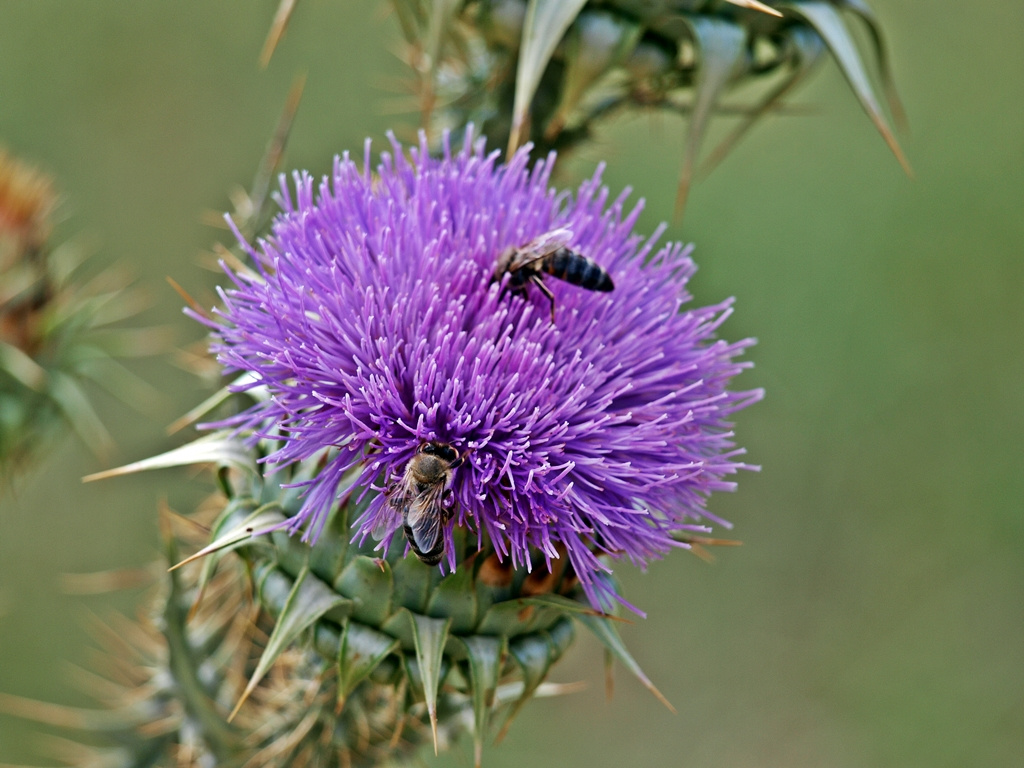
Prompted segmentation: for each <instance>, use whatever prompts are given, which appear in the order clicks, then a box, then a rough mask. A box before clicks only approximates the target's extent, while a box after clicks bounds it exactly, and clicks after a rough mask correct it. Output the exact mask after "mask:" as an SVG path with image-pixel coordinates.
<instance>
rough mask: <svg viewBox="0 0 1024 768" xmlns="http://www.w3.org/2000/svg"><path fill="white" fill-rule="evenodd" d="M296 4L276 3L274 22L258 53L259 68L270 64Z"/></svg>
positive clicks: (283, 0)
mask: <svg viewBox="0 0 1024 768" xmlns="http://www.w3.org/2000/svg"><path fill="white" fill-rule="evenodd" d="M297 3H298V0H281V2H280V3H278V6H277V12H276V13H275V14H274V20H273V21H272V22H271V24H270V31H269V32H268V33H267V39H266V41H265V42H264V43H263V50H262V51H260V66H261V67H264V68H266V66H267V65H268V64H269V63H270V57H271V56H273V55H274V50H275V49H276V48H277V44H278V43H279V42H280V41H281V37H282V36H283V35H284V30H285V28H286V27H287V26H288V21H289V20H290V19H291V17H292V13H294V11H295V6H296V4H297Z"/></svg>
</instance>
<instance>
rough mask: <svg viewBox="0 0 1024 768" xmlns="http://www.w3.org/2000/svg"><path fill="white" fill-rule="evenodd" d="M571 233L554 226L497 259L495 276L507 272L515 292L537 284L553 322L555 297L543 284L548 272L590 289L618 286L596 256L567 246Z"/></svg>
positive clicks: (509, 282) (510, 285)
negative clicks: (549, 308) (549, 304)
mask: <svg viewBox="0 0 1024 768" xmlns="http://www.w3.org/2000/svg"><path fill="white" fill-rule="evenodd" d="M571 239H572V232H571V231H570V230H568V229H553V230H551V231H550V232H545V233H544V234H543V235H541V236H540V237H537V238H534V239H533V240H531V241H530V242H528V243H527V244H526V245H524V246H521V247H519V248H509V249H507V250H506V251H505V252H504V253H503V254H502V255H501V258H499V259H498V266H497V268H496V269H495V271H494V279H495V280H500V279H501V277H502V275H504V274H505V273H508V275H509V280H508V287H509V290H511V291H512V292H513V293H519V294H525V293H526V287H527V285H529V284H530V283H532V284H533V285H535V286H537V288H539V289H540V291H541V293H543V294H544V295H545V296H547V297H548V301H549V302H551V322H554V321H555V296H554V294H552V293H551V290H550V289H549V288H548V287H547V286H546V285H544V279H543V276H544V275H545V274H548V275H551V276H552V277H557V278H558V279H559V280H564V281H565V282H567V283H570V284H572V285H578V286H579V287H580V288H586V289H587V290H588V291H602V292H607V291H610V290H612V289H613V288H614V287H615V285H614V283H612V278H611V277H610V276H609V274H608V273H607V272H606V271H605V269H604V268H603V267H602V266H601V265H600V264H598V263H597V262H595V261H594V260H593V259H591V258H589V257H587V256H584V255H583V254H582V253H579V252H578V251H574V250H572V249H571V248H569V247H568V243H569V240H571Z"/></svg>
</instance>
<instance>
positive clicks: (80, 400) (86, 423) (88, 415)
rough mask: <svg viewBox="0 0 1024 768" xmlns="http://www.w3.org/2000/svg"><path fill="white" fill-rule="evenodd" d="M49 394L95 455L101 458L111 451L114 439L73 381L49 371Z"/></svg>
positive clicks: (58, 373) (59, 373) (64, 375)
mask: <svg viewBox="0 0 1024 768" xmlns="http://www.w3.org/2000/svg"><path fill="white" fill-rule="evenodd" d="M49 394H50V397H51V398H53V401H54V402H55V403H56V404H57V406H58V407H59V408H60V410H61V413H63V414H64V418H66V419H67V420H68V422H69V423H70V424H71V428H72V429H73V430H75V432H76V433H78V436H79V437H80V438H82V442H83V443H85V444H86V445H87V446H88V447H89V448H90V450H92V452H93V453H94V454H95V455H97V456H100V457H102V456H105V455H106V454H108V453H109V452H110V451H111V449H112V448H113V447H114V438H112V437H111V436H110V433H109V432H107V429H106V427H104V426H103V422H102V421H100V417H99V416H97V415H96V411H94V410H93V407H92V405H90V404H89V398H88V397H86V395H85V392H83V391H82V388H81V387H79V386H78V383H77V382H76V381H75V380H74V379H72V378H71V377H70V376H68V375H66V374H64V373H61V372H60V371H51V372H50V387H49Z"/></svg>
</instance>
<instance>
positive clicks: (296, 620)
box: [228, 570, 351, 721]
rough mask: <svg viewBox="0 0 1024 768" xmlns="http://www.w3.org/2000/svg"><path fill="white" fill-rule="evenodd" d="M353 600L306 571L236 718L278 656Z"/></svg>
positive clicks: (297, 584) (286, 603)
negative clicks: (333, 612)
mask: <svg viewBox="0 0 1024 768" xmlns="http://www.w3.org/2000/svg"><path fill="white" fill-rule="evenodd" d="M350 604H351V601H350V600H347V599H346V598H344V597H342V596H341V595H339V594H337V593H336V592H334V591H333V590H332V589H331V588H330V587H328V586H327V585H326V584H324V583H323V582H322V581H320V580H319V579H318V578H316V577H315V576H310V575H309V571H308V570H304V571H302V573H300V574H299V576H298V578H296V579H295V584H294V586H293V587H292V591H291V593H289V595H288V599H287V601H286V602H285V604H284V607H283V608H282V609H281V612H280V614H278V616H277V621H276V622H275V623H274V630H273V631H272V632H271V633H270V638H269V639H268V640H267V647H266V648H265V649H264V650H263V655H262V656H260V660H259V663H257V665H256V669H255V671H254V672H253V673H252V677H251V678H249V683H248V685H246V686H245V691H243V692H242V697H241V698H240V699H239V700H238V704H236V705H235V708H234V710H233V711H232V712H231V716H230V717H228V720H229V721H230V720H232V719H233V718H234V716H235V715H236V714H237V713H238V710H239V709H240V708H241V706H242V704H243V703H245V700H246V699H247V698H249V694H251V693H252V692H253V690H254V689H255V688H256V686H257V685H258V684H259V682H260V680H262V679H263V676H264V675H265V674H266V673H267V671H268V670H269V669H270V667H271V666H272V665H273V663H274V662H275V661H276V660H277V657H278V656H280V655H281V652H282V651H284V650H285V649H286V648H288V646H290V645H291V644H292V643H293V642H294V641H295V640H296V639H297V638H298V636H299V635H300V634H301V633H302V632H303V631H305V630H306V629H307V628H309V627H310V626H312V625H313V624H314V623H315V622H316V621H317V620H318V619H319V618H320V617H321V616H323V615H324V614H325V613H327V612H328V611H331V610H332V609H335V608H342V607H345V606H347V605H350Z"/></svg>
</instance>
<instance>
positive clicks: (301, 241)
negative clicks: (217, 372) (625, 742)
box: [212, 132, 760, 606]
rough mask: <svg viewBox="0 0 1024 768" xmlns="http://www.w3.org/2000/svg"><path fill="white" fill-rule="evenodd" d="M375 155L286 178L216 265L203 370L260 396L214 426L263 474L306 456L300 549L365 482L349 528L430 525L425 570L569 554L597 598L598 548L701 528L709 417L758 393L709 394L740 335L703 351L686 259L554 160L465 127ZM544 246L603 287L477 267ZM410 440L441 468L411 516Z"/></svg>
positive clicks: (602, 551)
mask: <svg viewBox="0 0 1024 768" xmlns="http://www.w3.org/2000/svg"><path fill="white" fill-rule="evenodd" d="M392 145H393V151H392V152H390V153H388V152H385V153H383V154H382V156H381V160H380V164H379V165H378V166H377V170H376V173H374V172H372V171H371V155H370V147H369V144H367V146H366V150H365V159H364V165H363V168H362V169H360V168H359V167H358V166H357V165H356V163H355V162H353V161H352V160H351V159H350V158H349V157H348V156H347V155H345V156H343V157H342V158H340V159H337V160H336V161H335V164H334V168H333V171H332V173H331V176H330V178H325V179H324V180H323V181H322V182H320V184H319V185H317V184H316V183H315V182H314V180H313V178H312V177H311V176H309V175H308V174H296V175H295V177H294V190H290V189H289V188H288V186H287V185H286V184H285V183H284V182H283V181H282V188H281V200H280V202H281V205H282V208H283V212H282V214H281V215H280V216H279V217H278V218H277V219H276V221H275V222H274V225H273V228H272V231H271V234H270V235H269V237H268V238H267V239H266V240H261V241H260V242H259V243H258V245H257V246H256V247H252V246H248V245H246V248H247V249H248V251H249V253H250V255H251V256H252V257H253V259H254V261H255V265H256V270H255V271H248V270H244V269H237V270H235V271H232V272H230V274H231V277H232V279H233V282H234V287H232V288H229V289H227V290H225V291H223V292H222V298H223V302H224V307H223V309H221V310H220V314H221V319H220V321H219V322H215V323H212V326H213V328H214V335H215V342H214V350H215V351H216V353H217V355H218V357H219V359H220V360H221V362H222V363H223V364H224V365H225V366H226V367H227V368H228V369H229V370H236V371H244V372H248V373H249V374H251V377H250V383H248V384H244V385H241V386H242V388H259V389H261V390H263V391H265V392H266V393H267V395H268V396H267V397H264V398H257V404H256V405H253V406H252V407H250V408H249V409H248V410H246V411H245V412H243V413H241V414H240V415H238V416H235V417H232V418H231V419H229V420H228V422H227V424H229V425H230V426H233V427H235V428H238V429H243V430H248V431H250V432H251V433H252V434H253V435H254V436H256V437H260V438H268V437H269V438H272V439H274V440H277V441H278V442H276V443H275V445H276V446H278V447H277V448H276V450H274V451H272V452H271V453H270V454H269V455H267V456H266V457H265V461H266V462H267V463H268V464H269V465H271V466H279V467H282V466H288V465H293V464H295V463H297V462H300V461H305V460H308V459H311V458H314V457H318V456H319V457H321V458H322V461H323V463H322V468H321V469H320V470H319V472H318V473H317V474H316V475H315V476H314V477H310V478H308V479H306V480H303V481H301V485H302V486H303V493H304V494H305V495H304V502H303V504H302V507H301V510H300V511H299V513H298V514H296V515H295V516H294V517H292V518H291V519H290V520H289V521H288V527H289V529H290V530H291V531H292V532H296V531H299V530H304V531H305V534H304V536H305V537H306V538H308V539H314V540H315V539H316V537H317V536H318V535H319V533H320V531H321V529H322V527H323V525H324V522H325V521H326V519H327V516H328V514H329V511H330V510H331V508H332V507H333V506H334V505H335V504H336V503H337V502H338V500H339V499H340V498H341V497H342V496H345V495H347V494H350V493H362V494H366V493H367V492H370V491H371V490H373V491H378V493H376V494H370V497H369V498H370V501H369V504H368V505H367V506H366V508H365V511H364V512H363V514H362V515H361V516H360V517H359V519H358V520H357V521H356V523H355V526H356V535H361V536H366V535H369V534H370V533H371V532H372V533H376V534H377V536H378V537H383V538H384V539H385V544H386V543H387V542H389V541H390V540H391V538H392V537H394V536H395V534H396V533H399V532H400V531H401V530H402V529H403V523H405V525H406V527H407V528H408V527H409V526H410V522H411V521H410V517H411V516H414V515H416V514H418V513H421V512H422V513H425V514H426V513H431V514H434V513H436V514H437V516H438V518H439V519H438V520H437V521H436V522H437V524H438V525H439V526H441V537H442V539H441V541H443V542H444V543H443V544H442V546H444V554H443V560H442V562H443V566H442V567H444V565H446V566H447V568H449V569H452V570H454V568H455V567H456V565H457V562H456V556H455V549H454V547H453V545H452V537H451V536H450V535H448V534H449V533H450V530H451V528H452V527H453V526H461V527H464V528H466V529H468V530H470V531H472V532H473V535H475V536H476V538H477V541H478V543H479V544H480V545H481V546H483V545H484V544H485V543H489V545H490V546H492V547H493V549H494V551H495V552H496V553H497V555H498V557H499V558H500V559H502V560H506V561H507V560H510V561H511V563H512V564H513V565H514V566H517V567H518V566H525V567H527V568H530V567H535V566H537V565H538V564H546V566H547V567H548V568H549V569H550V568H551V567H552V562H553V561H555V560H557V559H560V558H562V557H568V560H569V563H570V564H571V567H572V569H573V572H574V573H575V574H576V575H577V576H578V578H579V579H580V581H581V583H582V585H583V588H584V589H585V590H586V592H587V594H588V597H589V598H590V600H591V602H592V603H594V604H595V605H598V606H607V605H608V600H607V597H608V596H609V593H610V592H611V591H612V589H613V587H612V586H611V585H610V582H608V581H607V580H606V579H603V578H601V577H600V575H599V574H601V573H602V572H604V571H607V570H609V568H608V565H607V564H606V562H605V561H606V560H607V558H604V557H602V556H603V555H609V556H611V557H612V558H618V557H622V556H627V557H628V558H629V559H630V560H632V561H633V562H634V563H637V564H641V565H642V564H644V563H645V562H646V561H647V560H648V559H649V558H651V557H652V556H656V555H659V554H661V553H664V552H665V551H667V550H668V549H669V548H670V547H671V546H673V544H675V543H676V541H675V539H674V538H673V536H674V535H678V534H679V531H681V530H685V529H694V528H700V526H699V525H698V523H699V521H700V520H701V519H702V518H707V519H711V520H713V521H714V520H716V518H714V517H713V516H711V515H709V513H708V512H707V511H706V510H705V507H704V505H705V501H706V498H707V496H708V494H710V493H711V492H712V491H714V490H726V489H730V488H731V487H732V484H731V483H729V482H727V480H726V478H727V476H728V475H731V474H732V473H734V472H735V471H736V470H737V469H740V468H744V467H745V465H744V464H742V463H740V462H739V461H738V460H737V456H738V454H739V453H741V451H739V450H737V449H736V448H735V447H734V445H733V443H732V441H731V432H730V431H729V424H728V419H729V417H730V414H732V413H733V412H734V411H736V410H737V409H739V408H742V407H743V406H745V405H747V404H749V403H751V402H753V401H754V400H756V399H758V398H759V397H760V392H759V391H748V392H733V391H730V390H729V389H727V385H728V382H729V379H730V378H731V377H732V376H733V375H735V374H736V373H738V372H739V371H740V370H741V369H742V368H743V367H745V365H746V364H745V363H741V362H737V360H736V357H737V356H738V355H739V354H740V353H741V352H742V350H743V349H745V348H746V347H747V346H749V345H750V344H751V343H752V342H751V341H750V340H746V341H741V342H738V343H733V344H729V343H726V342H725V341H721V340H716V339H715V334H716V332H717V329H718V328H719V326H720V325H721V323H722V322H723V321H724V320H725V318H726V317H727V316H728V314H729V312H730V302H728V301H726V302H723V303H721V304H718V305H715V306H711V307H705V308H686V306H685V305H686V304H687V302H688V301H689V300H690V296H689V294H688V293H687V292H686V288H685V286H686V281H687V279H688V278H689V277H690V275H691V274H692V273H693V270H694V265H693V262H692V261H691V260H690V256H689V248H686V247H684V246H682V245H680V244H678V243H669V244H666V245H663V246H661V247H656V240H657V237H658V235H659V234H660V230H659V232H657V233H655V235H654V236H652V237H649V238H644V237H642V236H640V235H638V234H636V233H635V232H634V227H635V224H636V221H637V217H638V215H639V212H640V207H641V206H640V205H639V204H637V205H635V206H633V207H631V208H630V207H627V204H626V197H627V195H628V190H627V192H624V193H623V194H621V195H619V196H618V197H616V198H614V199H612V198H611V197H610V194H609V191H608V190H607V188H605V187H603V186H602V185H601V181H600V170H598V172H597V173H595V175H594V176H593V178H591V179H590V180H588V181H586V182H584V183H583V184H582V185H580V187H579V189H578V190H577V191H576V193H575V194H570V193H565V192H562V193H560V192H557V191H555V190H554V189H553V188H552V187H551V185H550V174H551V170H552V164H553V162H554V156H553V155H551V156H549V157H548V158H547V159H546V160H544V161H542V162H539V163H537V164H536V165H533V166H532V167H531V165H530V162H529V156H528V153H527V151H525V150H523V151H520V152H518V153H516V154H515V155H514V156H513V157H512V159H511V160H510V162H509V163H508V164H505V165H502V164H500V163H499V161H498V156H497V153H491V154H487V153H486V152H485V149H484V144H483V141H482V140H474V138H473V136H472V133H471V132H467V135H466V139H465V143H464V144H463V146H462V148H461V149H458V150H456V149H453V148H452V146H451V143H450V142H449V141H447V140H446V141H445V143H444V150H443V155H442V156H441V157H440V158H439V159H435V158H432V157H430V156H429V154H428V152H427V147H426V142H425V139H423V140H421V143H420V146H419V147H418V148H415V149H412V150H411V151H410V152H409V154H408V156H407V155H406V154H405V152H404V150H403V148H402V146H400V145H399V144H398V143H397V142H396V141H394V139H392ZM552 233H554V234H552ZM545 237H547V238H548V239H554V240H556V241H557V243H558V244H559V245H565V246H566V247H567V248H568V250H569V252H570V253H571V254H579V255H581V256H585V257H586V258H588V259H590V260H592V262H593V263H595V264H597V265H600V267H601V268H603V269H604V270H605V271H606V272H607V273H608V275H609V276H610V278H611V280H612V281H613V282H614V290H613V291H611V292H600V293H599V292H593V291H589V290H586V289H585V288H584V287H581V286H579V285H572V284H570V283H569V282H567V281H566V280H560V279H558V277H557V274H556V275H552V274H544V273H542V272H540V271H537V272H536V274H535V275H534V276H535V277H536V280H533V279H530V280H527V281H526V284H525V286H521V287H515V286H512V285H511V284H512V282H513V280H512V277H511V276H510V275H509V274H496V265H497V264H498V263H499V260H501V258H502V256H503V255H505V254H507V253H508V252H509V249H517V248H523V247H524V246H528V244H530V243H538V242H543V239H544V238H545ZM538 238H540V240H538ZM555 271H556V272H557V270H555ZM499 272H500V270H499ZM563 276H564V275H563ZM545 292H550V294H551V298H550V299H549V298H548V297H547V296H546V295H545ZM424 446H443V447H445V449H451V450H450V452H448V455H449V457H453V456H457V457H458V461H457V463H454V462H452V464H453V466H452V467H451V468H450V469H449V470H448V471H447V473H445V474H444V476H443V479H439V480H438V482H437V484H436V487H435V488H433V489H427V490H433V491H436V494H435V495H436V497H437V503H436V505H435V506H434V507H432V508H431V509H416V510H413V511H412V512H411V513H410V510H409V508H408V507H409V503H408V502H409V500H408V499H407V498H406V496H407V495H408V494H407V493H406V491H407V489H408V488H409V485H410V484H414V483H415V482H417V481H416V480H415V479H410V477H409V475H410V463H411V462H413V461H414V460H415V459H416V457H417V456H418V455H421V454H422V452H423V450H424ZM432 450H433V449H429V448H428V452H431V451H432ZM403 489H405V490H403ZM420 490H423V489H420ZM403 507H404V508H403ZM403 511H404V512H405V513H406V514H405V517H404V518H403V515H402V512H403ZM415 522H416V521H412V523H413V527H415ZM407 533H408V531H407ZM559 567H562V564H561V563H560V564H559Z"/></svg>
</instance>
